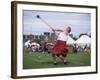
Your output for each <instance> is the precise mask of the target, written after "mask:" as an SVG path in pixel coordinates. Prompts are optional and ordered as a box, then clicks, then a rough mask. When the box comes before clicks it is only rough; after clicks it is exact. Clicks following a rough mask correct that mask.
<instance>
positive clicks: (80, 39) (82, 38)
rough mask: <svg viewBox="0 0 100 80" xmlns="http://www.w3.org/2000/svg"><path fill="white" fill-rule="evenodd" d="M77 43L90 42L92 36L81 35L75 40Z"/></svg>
mask: <svg viewBox="0 0 100 80" xmlns="http://www.w3.org/2000/svg"><path fill="white" fill-rule="evenodd" d="M75 43H76V44H90V43H91V38H90V37H89V36H87V35H83V36H81V37H80V38H79V39H77V40H76V41H75Z"/></svg>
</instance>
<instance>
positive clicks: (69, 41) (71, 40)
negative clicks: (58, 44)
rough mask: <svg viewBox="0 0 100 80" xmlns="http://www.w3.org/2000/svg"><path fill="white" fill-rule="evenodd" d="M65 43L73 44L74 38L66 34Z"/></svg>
mask: <svg viewBox="0 0 100 80" xmlns="http://www.w3.org/2000/svg"><path fill="white" fill-rule="evenodd" d="M67 44H75V40H74V39H72V38H71V37H70V36H68V40H67Z"/></svg>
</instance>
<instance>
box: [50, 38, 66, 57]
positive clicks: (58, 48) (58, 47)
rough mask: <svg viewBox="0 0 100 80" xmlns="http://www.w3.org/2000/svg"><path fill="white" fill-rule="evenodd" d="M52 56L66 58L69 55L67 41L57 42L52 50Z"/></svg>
mask: <svg viewBox="0 0 100 80" xmlns="http://www.w3.org/2000/svg"><path fill="white" fill-rule="evenodd" d="M50 52H51V54H52V55H56V56H60V55H62V56H63V57H66V55H67V53H68V49H67V45H66V41H61V40H57V42H56V44H55V45H54V46H53V47H52V48H51V50H50Z"/></svg>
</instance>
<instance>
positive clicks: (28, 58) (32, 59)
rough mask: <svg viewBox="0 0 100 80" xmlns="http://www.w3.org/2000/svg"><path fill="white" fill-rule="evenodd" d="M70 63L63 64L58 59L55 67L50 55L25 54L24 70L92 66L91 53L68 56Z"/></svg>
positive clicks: (70, 54)
mask: <svg viewBox="0 0 100 80" xmlns="http://www.w3.org/2000/svg"><path fill="white" fill-rule="evenodd" d="M67 60H68V63H67V64H63V63H61V60H60V59H59V58H57V61H58V64H57V65H53V64H52V62H53V60H52V57H51V55H50V54H48V53H38V52H35V53H32V54H29V53H24V54H23V69H34V68H53V67H56V68H57V67H75V66H90V65H91V55H90V53H82V52H79V53H77V54H75V53H69V54H68V59H67Z"/></svg>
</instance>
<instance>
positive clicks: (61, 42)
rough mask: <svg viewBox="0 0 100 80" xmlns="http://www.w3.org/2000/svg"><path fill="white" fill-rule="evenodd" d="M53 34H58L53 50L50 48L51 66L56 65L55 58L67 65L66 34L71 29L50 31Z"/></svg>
mask: <svg viewBox="0 0 100 80" xmlns="http://www.w3.org/2000/svg"><path fill="white" fill-rule="evenodd" d="M52 30H53V31H54V32H56V31H57V32H60V33H59V35H58V38H57V41H56V43H55V45H54V46H53V48H51V50H50V52H51V54H52V57H53V60H54V62H53V64H57V62H56V57H59V58H60V59H61V60H62V62H63V63H64V64H66V63H67V60H66V57H67V53H68V48H67V45H66V43H67V39H68V34H69V33H70V32H71V27H67V28H65V29H63V30H60V29H52Z"/></svg>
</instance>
